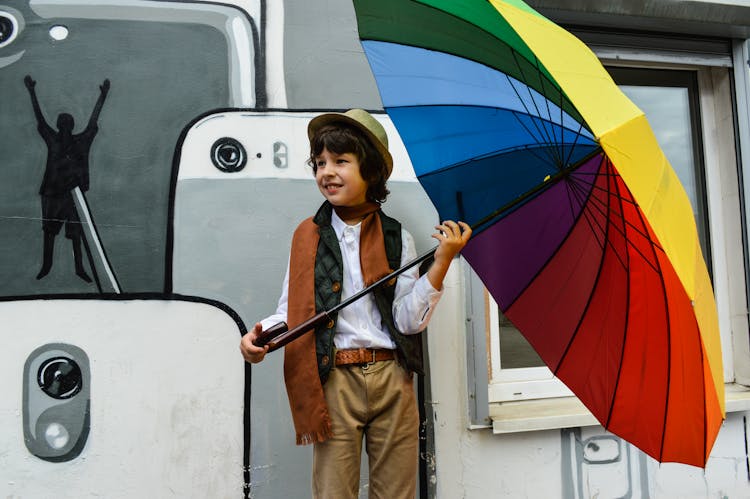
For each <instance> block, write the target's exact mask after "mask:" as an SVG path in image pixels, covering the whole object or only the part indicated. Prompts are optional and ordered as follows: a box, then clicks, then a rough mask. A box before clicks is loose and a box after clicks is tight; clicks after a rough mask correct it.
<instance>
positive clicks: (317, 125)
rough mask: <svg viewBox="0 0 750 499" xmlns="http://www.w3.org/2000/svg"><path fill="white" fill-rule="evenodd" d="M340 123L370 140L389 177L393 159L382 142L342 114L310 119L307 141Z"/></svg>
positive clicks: (357, 122)
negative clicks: (349, 126) (351, 127)
mask: <svg viewBox="0 0 750 499" xmlns="http://www.w3.org/2000/svg"><path fill="white" fill-rule="evenodd" d="M342 122H343V123H346V124H348V125H351V126H353V127H355V128H356V129H357V130H360V131H362V132H363V133H364V134H365V135H366V136H367V138H369V139H370V142H372V145H374V146H375V148H376V149H377V150H378V152H379V153H380V155H381V156H383V160H384V161H385V165H386V167H387V168H388V176H389V177H390V176H391V172H392V171H393V157H392V156H391V153H390V151H389V150H388V148H387V147H386V146H385V145H384V144H383V143H382V142H380V139H378V138H377V137H376V136H375V134H374V133H372V132H371V131H370V130H369V129H368V128H367V127H366V126H364V125H363V124H362V123H360V122H359V121H357V120H355V119H353V118H350V117H349V116H347V115H345V114H343V113H325V114H321V115H318V116H316V117H315V118H313V119H311V120H310V123H309V124H308V125H307V138H308V139H309V140H312V138H313V137H314V136H315V134H316V133H317V131H318V130H320V129H321V128H323V127H324V126H326V125H330V124H332V123H342Z"/></svg>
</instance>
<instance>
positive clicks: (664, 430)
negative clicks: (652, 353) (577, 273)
mask: <svg viewBox="0 0 750 499" xmlns="http://www.w3.org/2000/svg"><path fill="white" fill-rule="evenodd" d="M637 213H638V218H639V219H640V220H641V224H643V226H644V227H647V225H646V221H645V220H644V218H643V214H642V213H641V210H637ZM647 239H648V241H649V242H650V243H651V244H650V247H651V250H652V252H653V258H654V261H655V265H656V267H657V269H656V272H657V275H658V276H659V281H660V282H661V289H662V298H663V299H664V310H665V314H664V317H665V321H666V325H667V362H666V364H667V367H666V371H667V373H666V374H667V376H666V377H667V394H666V397H664V422H663V424H662V434H661V445H660V447H659V461H661V460H662V457H663V456H664V441H665V440H666V435H667V418H668V416H669V397H670V392H671V391H672V390H671V388H672V355H671V352H672V326H671V323H670V317H669V300H668V297H667V287H666V285H665V283H664V274H663V272H662V270H661V264H660V262H659V257H658V256H657V254H656V248H659V250H661V251H662V252H663V250H662V249H661V248H660V247H658V246H657V245H656V243H655V242H654V241H653V240H652V239H651V238H650V237H648V238H647ZM628 289H629V287H628ZM704 399H705V396H704ZM704 428H705V426H704ZM704 455H705V452H704Z"/></svg>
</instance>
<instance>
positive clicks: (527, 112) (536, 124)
mask: <svg viewBox="0 0 750 499" xmlns="http://www.w3.org/2000/svg"><path fill="white" fill-rule="evenodd" d="M513 60H514V61H516V66H518V69H519V70H520V71H521V74H522V75H523V69H522V68H521V67H520V66H519V65H518V60H517V59H516V57H515V53H514V55H513ZM503 74H504V75H505V78H506V79H507V80H508V83H509V84H510V86H511V88H512V89H513V92H515V94H516V97H517V98H518V102H519V103H520V104H521V105H522V106H523V108H524V109H525V110H526V114H527V115H529V116H538V117H539V119H540V120H541V121H542V123H544V121H545V118H544V116H542V113H540V112H539V108H538V106H537V105H536V100H535V99H534V95H533V94H532V93H531V90H530V89H529V86H528V85H525V86H526V90H527V91H528V93H529V97H530V98H531V102H532V103H533V104H534V108H535V109H536V111H537V112H536V114H534V113H532V112H531V109H530V108H529V106H527V105H526V102H525V101H524V100H523V97H521V94H520V92H519V91H518V89H517V88H516V86H515V85H514V84H513V81H512V80H511V78H510V75H509V74H508V73H503ZM514 116H515V113H514ZM516 119H517V120H518V121H519V122H521V120H520V119H518V116H516ZM549 121H552V119H551V117H550V119H549ZM532 123H534V128H536V129H537V132H539V135H540V136H542V137H544V139H546V141H547V142H546V143H548V144H549V143H552V142H553V140H552V138H551V137H550V136H549V133H548V131H547V127H546V126H545V127H542V129H543V130H540V127H539V124H538V123H537V122H536V120H533V119H532ZM521 126H524V125H523V123H521ZM561 126H562V122H561ZM524 128H526V127H525V126H524ZM527 130H528V129H527ZM529 134H530V135H531V136H532V137H533V136H534V134H533V133H531V131H529ZM537 143H542V140H537ZM551 157H552V159H553V160H555V159H556V158H555V157H554V156H552V155H551Z"/></svg>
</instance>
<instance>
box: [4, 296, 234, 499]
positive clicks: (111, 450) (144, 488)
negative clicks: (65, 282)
mask: <svg viewBox="0 0 750 499" xmlns="http://www.w3.org/2000/svg"><path fill="white" fill-rule="evenodd" d="M0 317H2V318H3V323H4V324H6V326H5V327H4V328H3V332H4V333H5V335H6V336H8V337H12V338H13V341H8V342H5V346H4V347H3V357H2V362H0V379H2V380H3V388H4V391H5V396H4V397H2V399H0V427H2V428H3V431H2V432H0V469H2V470H3V471H2V475H3V479H2V480H1V481H0V495H2V496H3V497H6V496H8V497H28V498H42V497H53V496H54V497H57V498H60V499H66V498H70V499H79V498H81V497H107V498H113V499H132V498H135V497H139V498H141V497H142V498H147V497H153V498H167V497H179V498H195V499H205V498H223V497H240V496H241V493H242V483H243V477H242V457H243V450H242V441H243V438H242V435H243V423H242V418H243V393H244V365H243V362H242V358H241V356H240V355H239V353H238V350H237V348H238V344H239V338H240V335H239V330H238V327H237V324H236V323H235V322H234V321H233V320H232V318H231V317H230V316H229V315H227V314H226V313H225V312H223V311H221V310H219V309H218V308H215V307H213V306H210V305H207V304H201V303H192V302H183V301H161V300H133V301H114V300H25V301H12V302H2V303H0ZM48 343H68V344H72V345H75V346H77V347H79V348H81V349H83V350H84V351H85V352H86V354H87V355H88V356H89V361H90V367H91V430H90V434H89V437H88V440H87V442H86V446H85V447H84V449H83V452H82V453H81V454H80V455H79V456H78V457H77V458H75V459H73V460H72V461H68V462H62V463H52V462H47V461H43V460H41V459H39V458H37V457H35V456H33V455H32V454H30V453H29V451H28V450H27V449H26V446H25V445H24V441H23V428H22V421H23V416H22V407H21V404H22V378H23V370H24V362H25V361H26V358H27V356H28V355H29V354H30V353H31V352H32V351H33V350H34V349H36V348H37V347H39V346H42V345H44V344H48Z"/></svg>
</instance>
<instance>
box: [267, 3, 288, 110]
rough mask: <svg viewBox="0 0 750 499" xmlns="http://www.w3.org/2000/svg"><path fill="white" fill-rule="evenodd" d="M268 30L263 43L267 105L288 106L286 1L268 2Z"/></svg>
mask: <svg viewBox="0 0 750 499" xmlns="http://www.w3.org/2000/svg"><path fill="white" fill-rule="evenodd" d="M265 16H266V22H265V26H266V30H265V33H264V38H263V45H264V47H263V48H264V50H265V55H266V68H265V69H266V97H267V105H268V107H269V108H271V109H273V108H276V109H283V108H286V107H287V98H286V77H285V76H284V2H266V12H265Z"/></svg>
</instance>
